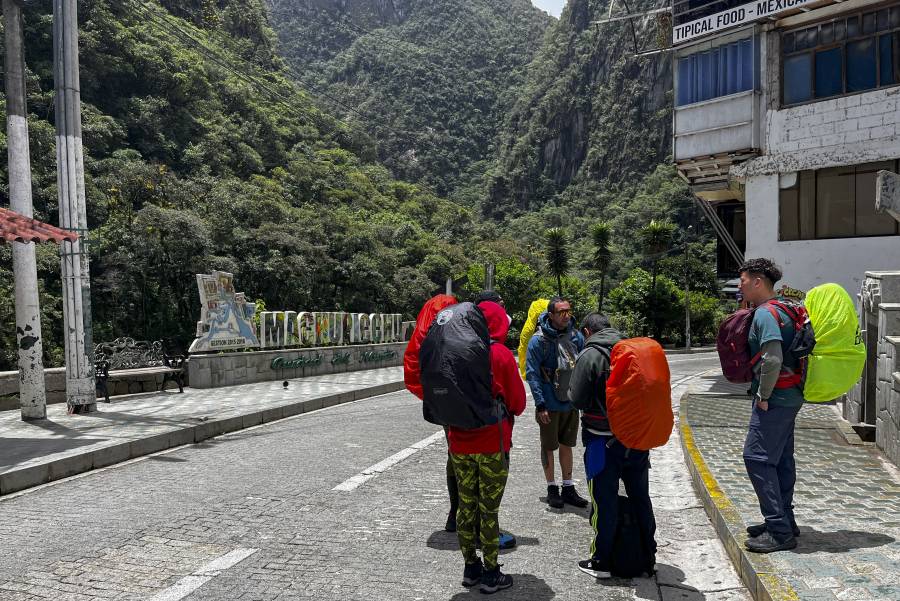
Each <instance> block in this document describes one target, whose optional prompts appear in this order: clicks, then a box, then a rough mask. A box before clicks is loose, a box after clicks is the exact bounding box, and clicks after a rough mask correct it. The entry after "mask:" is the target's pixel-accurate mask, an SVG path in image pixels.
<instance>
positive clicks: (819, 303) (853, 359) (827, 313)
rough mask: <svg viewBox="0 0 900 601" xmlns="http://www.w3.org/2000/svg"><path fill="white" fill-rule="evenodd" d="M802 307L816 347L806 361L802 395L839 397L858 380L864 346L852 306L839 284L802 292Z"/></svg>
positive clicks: (818, 398) (826, 398)
mask: <svg viewBox="0 0 900 601" xmlns="http://www.w3.org/2000/svg"><path fill="white" fill-rule="evenodd" d="M806 309H807V310H808V311H809V319H810V323H811V325H812V328H813V329H814V330H815V333H816V346H815V348H814V349H813V351H812V354H811V355H810V356H809V358H808V360H807V367H806V381H805V384H804V387H803V398H804V399H806V400H807V401H809V402H812V403H822V402H827V401H831V400H834V399H836V398H839V397H840V396H841V395H843V394H845V393H846V392H847V391H848V390H850V388H852V387H853V385H854V384H856V382H857V381H859V378H860V376H861V375H862V370H863V368H864V367H865V364H866V346H865V344H863V341H862V336H861V335H860V330H859V317H858V316H857V314H856V307H855V306H854V304H853V301H852V300H851V299H850V295H849V294H847V291H846V290H844V288H843V287H842V286H839V285H837V284H822V285H821V286H816V287H815V288H813V289H812V290H810V291H809V293H808V294H807V295H806Z"/></svg>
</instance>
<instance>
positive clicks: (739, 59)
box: [677, 38, 754, 106]
mask: <svg viewBox="0 0 900 601" xmlns="http://www.w3.org/2000/svg"><path fill="white" fill-rule="evenodd" d="M753 64H754V60H753V41H752V39H751V38H748V39H746V40H740V41H739V42H734V43H732V44H726V45H723V46H719V47H718V48H713V49H711V50H707V51H705V52H697V53H695V54H691V55H689V56H684V57H681V58H680V59H678V94H677V100H678V102H677V105H678V106H684V105H686V104H694V103H695V102H703V101H704V100H710V99H712V98H718V97H720V96H728V95H729V94H737V93H738V92H746V91H747V90H752V89H753V72H754V69H753Z"/></svg>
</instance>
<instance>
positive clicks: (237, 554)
mask: <svg viewBox="0 0 900 601" xmlns="http://www.w3.org/2000/svg"><path fill="white" fill-rule="evenodd" d="M257 551H259V549H235V550H234V551H231V552H229V553H226V554H225V555H222V556H221V557H217V558H215V559H213V560H212V561H211V562H209V563H208V564H206V565H205V566H203V567H202V568H200V569H199V570H197V571H196V572H194V573H193V574H191V575H190V576H185V577H184V578H182V579H181V580H179V581H178V582H176V583H175V584H173V585H172V586H170V587H169V588H167V589H165V590H163V591H160V592H158V593H156V594H155V595H154V596H152V597H150V600H149V601H179V599H184V598H185V597H187V596H188V595H190V594H191V593H193V592H194V591H195V590H197V589H198V588H200V587H201V586H203V585H204V584H206V583H207V582H209V581H210V580H212V579H213V578H215V577H216V576H218V575H219V574H220V573H222V572H224V571H225V570H227V569H228V568H231V567H234V566H236V565H237V564H239V563H241V562H242V561H244V560H245V559H247V558H248V557H250V556H251V555H253V554H254V553H256V552H257Z"/></svg>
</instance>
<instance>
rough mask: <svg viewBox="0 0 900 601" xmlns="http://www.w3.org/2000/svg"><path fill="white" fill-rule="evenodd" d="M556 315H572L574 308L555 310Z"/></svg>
mask: <svg viewBox="0 0 900 601" xmlns="http://www.w3.org/2000/svg"><path fill="white" fill-rule="evenodd" d="M554 314H556V315H562V316H563V317H572V309H562V310H560V311H554Z"/></svg>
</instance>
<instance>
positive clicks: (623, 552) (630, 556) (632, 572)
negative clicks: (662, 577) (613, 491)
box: [610, 495, 653, 578]
mask: <svg viewBox="0 0 900 601" xmlns="http://www.w3.org/2000/svg"><path fill="white" fill-rule="evenodd" d="M612 548H613V551H612V555H611V557H610V563H611V565H610V572H612V574H613V576H618V577H619V578H637V577H639V576H642V575H643V574H644V573H645V572H648V570H650V569H651V566H652V565H653V556H652V555H651V553H650V549H648V548H647V545H645V544H644V536H643V535H642V534H641V526H640V523H639V522H638V520H637V516H636V515H635V512H634V507H633V506H632V504H631V499H629V498H628V497H624V496H622V495H619V504H618V517H617V519H616V533H615V535H614V536H613V547H612Z"/></svg>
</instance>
